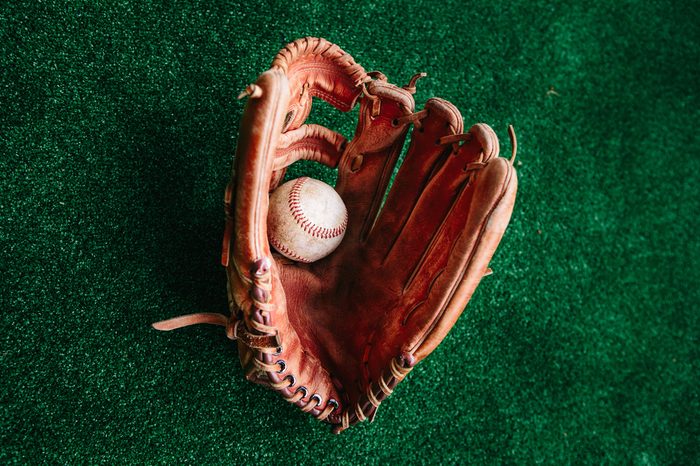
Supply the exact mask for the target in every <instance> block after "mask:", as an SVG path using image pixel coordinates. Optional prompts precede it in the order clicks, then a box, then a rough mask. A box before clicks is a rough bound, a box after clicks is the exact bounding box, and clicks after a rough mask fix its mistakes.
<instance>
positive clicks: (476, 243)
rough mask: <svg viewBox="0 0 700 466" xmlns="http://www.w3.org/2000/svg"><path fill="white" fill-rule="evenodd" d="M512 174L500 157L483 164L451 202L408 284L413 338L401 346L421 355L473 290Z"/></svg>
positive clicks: (513, 185)
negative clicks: (451, 213) (448, 216)
mask: <svg viewBox="0 0 700 466" xmlns="http://www.w3.org/2000/svg"><path fill="white" fill-rule="evenodd" d="M517 184H518V181H517V175H516V173H515V169H514V168H513V166H512V165H511V164H510V163H509V162H508V161H507V160H506V159H503V158H497V159H494V160H492V161H491V162H489V163H488V165H487V166H486V168H484V169H482V170H481V172H479V173H478V174H477V175H476V179H475V180H474V182H473V183H472V184H471V185H470V187H469V189H468V190H469V191H471V192H467V191H465V192H464V193H463V194H462V195H461V196H460V199H459V200H458V202H457V204H456V212H455V214H456V216H457V217H458V218H455V219H454V220H452V221H450V222H448V223H446V225H445V228H444V229H443V231H441V232H440V234H439V235H438V236H437V237H436V241H434V243H433V245H432V248H431V249H430V250H428V251H426V255H425V260H424V261H423V262H422V263H421V265H420V267H419V268H418V269H417V270H416V279H415V280H413V281H412V282H411V284H410V286H409V288H408V289H407V297H408V299H409V300H410V301H411V303H412V304H411V305H409V306H407V307H406V313H405V314H404V316H403V317H402V319H401V324H402V326H403V327H404V328H405V330H406V332H408V334H411V335H413V337H412V339H410V340H408V341H407V342H405V343H404V344H405V345H406V351H408V352H409V353H411V354H414V355H415V356H416V359H417V360H421V359H423V358H425V357H426V356H427V355H428V354H430V352H431V351H432V350H433V349H435V347H437V345H438V344H439V343H440V342H441V341H442V340H443V339H444V337H445V336H446V335H447V333H448V332H449V330H450V329H451V328H452V327H453V326H454V323H455V322H456V320H457V318H458V317H459V316H460V314H461V313H462V311H463V310H464V308H465V307H466V305H467V303H468V302H469V299H470V298H471V296H472V294H473V292H474V290H475V289H476V287H477V285H478V284H479V282H480V281H481V278H482V277H483V276H484V275H486V274H487V269H488V264H489V262H490V260H491V257H492V256H493V253H494V252H495V250H496V248H497V246H498V243H499V242H500V241H501V237H502V236H503V233H504V231H505V229H506V227H507V225H508V222H509V220H510V216H511V213H512V211H513V204H514V202H515V194H516V191H517Z"/></svg>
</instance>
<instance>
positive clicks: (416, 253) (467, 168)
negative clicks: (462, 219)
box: [383, 125, 495, 289]
mask: <svg viewBox="0 0 700 466" xmlns="http://www.w3.org/2000/svg"><path fill="white" fill-rule="evenodd" d="M491 134H493V130H491V129H490V128H489V127H488V126H487V125H475V126H473V127H472V128H471V130H470V133H469V134H467V135H463V136H462V137H463V138H464V137H466V138H467V139H468V140H467V141H465V142H464V143H463V144H462V145H461V146H460V145H457V144H456V143H455V144H454V145H455V146H456V147H453V146H452V145H451V144H447V149H448V150H449V151H450V152H449V154H448V156H447V157H446V158H445V160H444V162H443V164H442V166H440V167H439V168H437V169H436V170H435V171H434V172H433V174H432V176H431V177H430V179H429V181H428V183H427V184H426V185H425V189H424V190H423V191H422V192H421V194H420V197H419V199H418V201H417V202H416V204H415V207H414V208H413V209H412V210H411V212H410V213H409V215H408V218H407V219H406V221H405V222H404V224H403V225H402V226H401V227H400V228H401V229H400V231H399V232H398V234H397V237H396V239H395V241H394V242H393V243H392V245H391V247H390V249H389V250H388V252H387V254H386V256H385V258H384V261H383V263H384V265H385V266H386V267H387V268H388V269H389V270H396V271H398V273H396V274H395V275H394V277H395V279H396V280H397V281H398V286H401V287H403V288H404V289H405V288H407V287H408V286H409V285H410V282H411V281H412V280H413V279H414V278H415V275H416V271H417V269H418V268H419V267H420V266H421V264H422V263H423V262H424V261H425V258H426V255H427V254H428V253H429V252H430V251H431V250H432V249H434V248H436V247H438V248H439V247H442V248H445V247H446V245H444V244H441V243H437V244H436V241H437V240H438V239H440V238H441V234H442V231H443V230H444V229H445V227H446V226H448V225H449V224H450V223H451V222H455V221H456V219H457V218H458V217H459V215H463V214H464V212H460V211H459V210H458V201H459V198H460V196H462V195H463V194H465V195H467V196H469V193H470V192H471V187H470V186H469V184H470V183H469V182H470V180H471V179H472V178H473V175H474V171H473V170H472V168H473V166H472V165H471V164H473V163H474V162H477V161H478V160H479V159H480V158H482V157H483V149H484V144H483V142H482V141H489V140H490V139H491ZM494 137H495V135H494ZM448 138H451V137H450V136H448ZM444 139H445V138H443V140H444ZM435 142H437V141H435ZM490 156H491V157H492V156H493V152H491V155H490ZM477 166H479V165H477ZM444 251H445V249H443V252H444Z"/></svg>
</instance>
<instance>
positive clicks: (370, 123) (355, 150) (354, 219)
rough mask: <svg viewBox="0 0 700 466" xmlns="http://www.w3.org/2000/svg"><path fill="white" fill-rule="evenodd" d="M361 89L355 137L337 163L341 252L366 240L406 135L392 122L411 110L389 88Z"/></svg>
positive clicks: (402, 95)
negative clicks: (342, 208)
mask: <svg viewBox="0 0 700 466" xmlns="http://www.w3.org/2000/svg"><path fill="white" fill-rule="evenodd" d="M367 90H368V93H367V95H366V96H365V97H364V98H363V99H362V101H361V103H360V112H359V121H358V124H357V129H356V131H355V137H354V138H353V139H352V140H351V141H350V142H349V143H348V145H347V147H346V148H345V152H344V153H343V156H342V157H341V160H340V163H339V165H338V182H337V184H336V190H337V191H338V194H340V196H341V198H342V199H343V202H345V205H346V207H347V209H348V227H347V230H346V232H345V239H344V240H343V243H342V244H341V246H340V247H341V248H344V247H345V248H355V247H357V243H358V242H362V241H364V240H365V238H366V237H367V233H368V232H369V229H370V228H371V226H372V224H373V223H374V220H375V219H376V215H377V212H378V211H379V208H380V206H381V203H382V200H383V199H384V193H385V192H386V188H387V185H388V184H389V180H390V179H391V174H392V171H393V169H394V165H395V164H396V161H397V159H398V157H399V154H400V152H401V148H402V147H403V142H404V139H405V137H406V133H407V131H408V126H407V125H398V124H396V121H397V120H398V119H399V118H402V117H404V116H406V115H410V114H411V113H412V112H413V108H414V102H413V96H412V95H411V94H410V93H409V92H408V91H406V90H404V89H401V88H399V87H396V86H394V85H391V84H388V83H385V82H383V81H373V82H371V83H370V84H369V85H368V86H367ZM336 254H338V253H336ZM338 255H341V256H342V254H338Z"/></svg>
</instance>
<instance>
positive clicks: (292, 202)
mask: <svg viewBox="0 0 700 466" xmlns="http://www.w3.org/2000/svg"><path fill="white" fill-rule="evenodd" d="M306 180H308V178H299V179H298V180H297V181H296V182H295V183H294V186H292V190H291V191H290V193H289V202H288V204H289V210H290V212H291V213H292V217H294V221H295V222H297V225H299V226H300V227H301V229H302V230H304V231H305V232H306V233H308V234H310V235H311V236H313V237H316V238H321V239H330V238H335V237H337V236H340V235H342V234H343V232H344V231H345V228H346V227H347V226H348V213H347V211H346V212H345V218H344V219H343V222H342V223H341V224H340V225H339V226H337V227H335V228H326V227H322V226H320V225H316V224H315V223H314V222H312V221H311V220H310V219H309V217H308V216H307V215H306V213H305V212H304V209H303V208H302V206H301V199H300V196H301V189H302V188H303V187H304V184H305V183H306Z"/></svg>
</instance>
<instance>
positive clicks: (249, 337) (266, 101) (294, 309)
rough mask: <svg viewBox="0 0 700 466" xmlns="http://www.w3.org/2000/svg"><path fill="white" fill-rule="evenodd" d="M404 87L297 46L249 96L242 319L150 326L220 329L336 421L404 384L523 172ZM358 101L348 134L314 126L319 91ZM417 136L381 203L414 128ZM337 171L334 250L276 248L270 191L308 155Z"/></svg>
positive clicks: (298, 397) (227, 254) (240, 236)
mask: <svg viewBox="0 0 700 466" xmlns="http://www.w3.org/2000/svg"><path fill="white" fill-rule="evenodd" d="M421 76H423V74H418V75H416V76H414V77H413V78H412V79H411V80H410V83H409V84H408V85H407V86H404V87H398V86H395V85H393V84H391V83H389V82H388V81H387V78H386V77H385V76H384V75H383V74H382V73H379V72H366V71H365V70H364V69H363V68H362V67H361V66H360V65H358V64H357V63H355V61H354V60H353V59H352V57H350V55H348V54H347V53H345V52H344V51H343V50H341V49H340V48H339V47H338V46H337V45H334V44H331V43H329V42H328V41H326V40H324V39H319V38H310V37H307V38H304V39H300V40H297V41H295V42H293V43H291V44H289V45H287V46H286V47H285V48H284V49H282V51H281V52H280V53H279V54H278V55H277V56H276V57H275V59H274V61H273V62H272V68H270V69H269V70H268V71H266V72H264V73H263V74H262V75H260V77H259V78H258V79H257V81H256V82H255V83H254V84H251V85H250V86H248V87H247V88H246V90H245V91H244V92H243V93H242V96H247V97H248V101H247V105H246V108H245V111H244V114H243V119H242V121H241V126H240V133H239V138H238V148H237V151H236V157H235V164H234V169H233V171H232V176H231V182H230V184H229V185H228V188H227V190H226V195H225V212H226V228H225V233H224V242H223V252H222V263H223V265H224V266H225V267H226V272H227V276H228V296H229V305H230V316H225V315H222V314H216V313H201V314H191V315H187V316H182V317H176V318H174V319H170V320H167V321H162V322H158V323H156V324H154V327H155V328H157V329H159V330H172V329H174V328H179V327H183V326H186V325H191V324H197V323H209V324H217V325H221V326H224V327H225V328H226V334H227V335H228V337H229V338H231V339H236V340H237V342H238V349H239V354H240V360H241V364H242V366H243V368H244V371H245V374H246V377H247V378H248V379H249V380H252V381H255V382H259V383H262V384H264V385H266V386H268V387H271V388H272V389H274V390H277V391H278V392H279V393H280V394H281V395H282V397H284V398H285V399H286V400H287V401H289V402H290V403H294V404H295V405H296V406H298V407H299V408H300V409H301V410H302V411H305V412H308V413H310V414H311V415H313V416H315V417H316V418H318V419H319V420H325V421H327V422H329V423H330V424H332V425H333V426H334V431H335V432H340V431H342V430H344V429H346V428H347V427H349V426H351V425H353V424H355V423H357V422H360V421H364V420H366V419H370V420H371V419H373V418H374V416H375V414H376V411H377V408H378V407H379V405H380V403H382V401H383V400H384V399H385V398H386V397H388V396H389V395H390V394H391V393H392V391H393V389H394V387H395V385H396V384H397V383H398V382H400V381H401V380H402V379H403V378H404V377H406V374H408V373H409V371H411V369H412V368H413V367H414V366H415V364H416V363H418V362H419V361H421V360H422V359H424V358H425V357H426V356H427V355H428V354H430V352H431V351H433V350H434V349H435V348H436V347H437V345H438V344H439V343H440V342H441V341H442V340H443V338H444V337H445V335H446V334H447V332H448V331H449V330H450V328H451V327H452V326H453V325H454V323H455V321H456V320H457V318H458V317H459V315H460V314H461V313H462V310H463V309H464V307H465V306H466V304H467V302H468V301H469V298H470V297H471V295H472V293H473V292H474V289H475V288H476V286H477V284H478V283H479V281H480V280H481V278H482V277H483V276H484V275H486V274H488V273H489V272H490V270H489V269H488V264H489V260H490V259H491V256H492V255H493V253H494V251H495V249H496V247H497V246H498V243H499V241H500V239H501V237H502V235H503V232H504V230H505V229H506V226H507V225H508V221H509V219H510V215H511V211H512V209H513V203H514V201H515V193H516V189H517V177H516V174H515V170H514V168H513V159H514V157H515V135H514V133H513V131H512V128H509V133H510V135H511V142H512V145H513V155H512V157H511V158H510V160H507V159H504V158H499V157H498V154H499V145H498V139H497V138H496V135H495V133H494V132H493V130H492V129H491V128H490V127H489V126H487V125H485V124H477V125H474V126H472V127H471V128H470V129H469V130H468V131H466V132H465V131H464V130H463V122H462V117H461V115H460V113H459V111H458V110H457V108H455V107H454V106H453V105H452V104H450V103H449V102H447V101H445V100H442V99H439V98H432V99H429V100H428V101H427V103H426V104H425V107H424V108H423V109H421V110H419V111H415V110H414V100H413V94H414V92H415V85H416V81H417V80H418V78H420V77H421ZM313 97H317V98H320V99H323V100H325V101H326V102H328V103H330V104H331V105H332V106H333V107H335V108H337V109H338V110H340V111H343V112H347V111H349V110H351V109H352V108H353V107H354V106H355V105H356V104H358V103H359V106H360V108H359V117H358V118H359V121H358V123H357V129H356V131H355V135H354V137H353V138H352V139H350V140H347V139H346V138H345V137H343V136H342V135H340V134H338V133H337V132H335V131H332V130H330V129H328V128H325V127H323V126H319V125H315V124H304V121H305V120H306V118H307V116H308V115H309V112H310V110H311V103H312V98H313ZM409 130H410V131H411V139H410V146H409V148H408V151H407V153H406V156H405V160H404V161H403V163H402V165H401V167H400V168H399V170H398V173H397V175H396V178H395V181H394V183H393V185H392V187H391V189H390V190H389V192H388V195H387V196H386V199H385V193H386V191H387V188H388V185H389V184H390V181H391V175H392V172H393V169H394V166H395V164H396V163H397V160H398V158H399V154H400V153H401V150H402V147H403V145H404V140H405V137H406V135H407V133H408V132H409ZM301 159H306V160H315V161H317V162H320V163H322V164H324V165H327V166H329V167H333V168H337V169H338V181H337V185H336V190H337V192H338V193H339V194H340V196H341V197H342V199H343V201H344V202H345V205H346V206H347V210H348V223H347V230H346V233H345V238H344V239H343V241H342V243H341V244H340V246H339V247H338V249H336V250H335V251H334V252H333V253H331V254H330V255H329V256H328V257H326V258H324V259H321V260H319V261H317V262H314V263H308V264H307V263H302V262H295V261H292V260H290V259H287V258H284V257H282V256H280V255H278V254H276V253H275V252H273V251H271V249H270V244H269V242H268V235H267V212H268V202H269V192H270V191H271V190H273V189H274V188H275V187H276V186H277V185H278V184H279V183H280V182H281V181H282V179H283V177H284V173H285V170H286V167H288V166H289V165H290V164H292V163H294V162H295V161H297V160H301Z"/></svg>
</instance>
